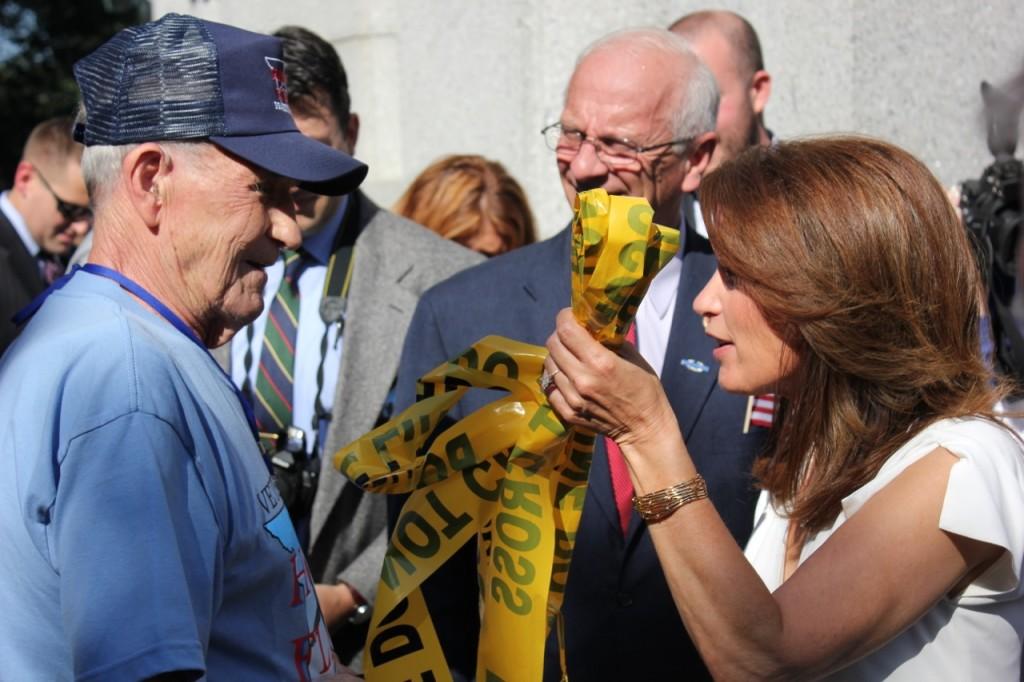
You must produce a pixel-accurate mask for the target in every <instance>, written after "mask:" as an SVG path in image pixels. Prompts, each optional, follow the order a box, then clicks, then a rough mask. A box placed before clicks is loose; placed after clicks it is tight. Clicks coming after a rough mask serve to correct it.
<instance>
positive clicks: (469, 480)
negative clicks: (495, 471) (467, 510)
mask: <svg viewBox="0 0 1024 682" xmlns="http://www.w3.org/2000/svg"><path fill="white" fill-rule="evenodd" d="M490 469H491V461H490V460H486V459H485V460H484V461H483V462H480V464H479V465H478V466H475V467H470V468H468V469H463V470H462V480H463V481H465V483H466V487H467V488H469V490H470V492H472V493H473V494H474V495H476V496H477V497H479V498H480V499H481V500H487V501H488V502H497V501H498V489H499V488H500V487H501V483H497V484H495V486H494V487H493V488H485V487H484V486H483V485H481V483H480V481H478V480H477V479H476V473H477V472H482V473H485V474H486V473H487V472H488V471H490Z"/></svg>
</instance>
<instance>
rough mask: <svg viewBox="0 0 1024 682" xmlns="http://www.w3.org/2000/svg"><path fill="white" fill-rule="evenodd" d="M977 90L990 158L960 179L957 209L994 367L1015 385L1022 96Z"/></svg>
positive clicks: (1019, 347) (1021, 371)
mask: <svg viewBox="0 0 1024 682" xmlns="http://www.w3.org/2000/svg"><path fill="white" fill-rule="evenodd" d="M981 95H982V99H983V100H984V102H985V120H986V129H987V141H988V148H989V151H990V152H992V155H993V156H994V157H995V160H994V161H993V162H992V164H991V165H989V166H988V167H987V168H986V169H985V170H984V172H983V173H982V175H981V177H980V178H978V179H977V180H968V181H967V182H964V183H963V184H962V185H961V193H960V210H961V215H962V217H963V222H964V227H965V228H966V229H967V231H968V233H969V235H970V236H971V241H972V243H973V246H974V248H975V252H976V254H977V257H978V263H979V266H980V268H981V272H982V277H983V279H984V281H985V286H986V288H987V297H986V302H987V305H988V312H989V318H990V320H991V323H992V341H993V346H994V348H993V350H994V358H993V360H994V363H995V366H996V369H997V370H998V371H999V372H1000V373H1001V374H1003V375H1004V376H1006V377H1009V378H1011V379H1013V380H1014V381H1015V382H1016V383H1017V385H1018V386H1021V385H1024V338H1022V337H1021V333H1020V330H1019V329H1018V327H1017V323H1016V321H1015V320H1014V317H1013V312H1012V308H1011V306H1012V303H1013V299H1014V296H1015V294H1016V291H1017V286H1018V284H1019V282H1018V280H1019V279H1021V278H1020V275H1019V263H1018V260H1019V259H1018V253H1019V251H1020V246H1021V245H1020V234H1021V226H1022V224H1024V210H1022V209H1024V206H1022V204H1024V197H1022V195H1021V190H1022V188H1024V187H1022V176H1024V163H1022V162H1021V161H1020V160H1019V159H1017V158H1016V157H1015V156H1014V152H1015V151H1016V148H1017V137H1018V130H1019V126H1020V116H1021V110H1022V108H1024V97H1022V92H1021V89H1020V88H1012V89H1010V90H1008V91H1003V90H1000V89H998V88H995V87H993V86H992V85H989V84H988V83H984V82H983V83H982V84H981ZM1015 397H1020V394H1018V395H1017V396H1015Z"/></svg>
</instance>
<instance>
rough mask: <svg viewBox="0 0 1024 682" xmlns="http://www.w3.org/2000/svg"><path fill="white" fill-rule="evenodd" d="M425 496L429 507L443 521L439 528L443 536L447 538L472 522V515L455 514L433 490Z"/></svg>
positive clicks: (453, 535) (450, 537)
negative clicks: (441, 526)
mask: <svg viewBox="0 0 1024 682" xmlns="http://www.w3.org/2000/svg"><path fill="white" fill-rule="evenodd" d="M426 498H427V504H429V505H430V508H431V509H433V510H434V511H435V512H436V513H437V515H438V516H439V517H441V520H442V521H444V528H442V529H441V532H442V533H444V536H445V537H446V538H448V539H449V540H451V539H452V538H453V537H455V536H456V535H458V534H459V533H460V532H461V531H462V529H463V528H465V527H466V526H468V525H469V524H470V523H472V521H473V517H472V516H470V515H469V514H467V513H465V512H463V513H462V514H459V515H458V516H455V514H453V513H452V512H451V510H449V509H448V508H447V507H446V506H444V503H443V502H442V501H441V498H440V497H438V496H437V493H435V492H434V491H433V490H431V491H430V492H428V493H427V494H426Z"/></svg>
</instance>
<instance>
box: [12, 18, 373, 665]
mask: <svg viewBox="0 0 1024 682" xmlns="http://www.w3.org/2000/svg"><path fill="white" fill-rule="evenodd" d="M282 66H283V63H282V61H281V41H280V40H279V39H277V38H273V37H271V36H265V35H259V34H256V33H251V32H249V31H243V30H241V29H237V28H234V27H231V26H226V25H224V24H218V23H214V22H209V21H203V20H200V19H197V18H195V17H189V16H182V15H177V14H168V15H165V16H163V17H162V18H161V19H159V20H158V21H154V22H150V23H147V24H144V25H141V26H133V27H130V28H126V29H124V30H123V31H121V32H120V33H118V34H117V35H115V36H114V37H113V38H111V39H110V40H109V41H107V42H106V43H105V44H104V45H102V46H101V47H100V48H98V49H97V50H96V51H95V52H93V53H92V54H90V55H89V56H87V57H85V58H84V59H82V60H80V61H79V62H77V63H76V64H75V67H74V71H75V79H76V81H77V82H78V84H79V87H80V88H81V91H82V99H83V108H82V111H81V113H80V115H79V117H78V120H77V122H76V126H75V135H76V138H77V139H80V140H81V141H82V142H83V143H84V144H85V146H86V150H85V152H84V154H83V157H82V167H83V170H84V173H85V178H86V184H87V186H88V187H89V193H90V198H91V199H92V202H93V208H94V210H95V212H96V227H95V230H96V236H95V242H94V246H93V249H92V252H91V254H90V257H89V262H87V263H86V264H85V265H84V266H83V267H82V268H80V269H76V270H73V271H72V272H71V273H69V274H67V275H65V276H64V277H63V278H61V279H60V280H58V281H57V282H55V283H54V284H53V285H52V286H51V287H50V288H49V289H47V291H46V292H45V295H44V296H41V297H39V298H37V299H36V301H35V302H34V303H33V304H32V305H31V306H29V307H27V308H26V309H24V310H23V311H22V312H21V313H19V315H18V317H19V320H21V321H24V324H25V326H24V328H23V329H22V332H21V335H20V336H19V337H18V339H17V340H16V341H15V342H14V343H13V344H12V345H11V347H10V348H9V349H8V351H7V353H6V354H5V355H4V356H3V357H2V358H0V452H3V453H4V457H2V458H0V547H2V548H3V551H0V575H3V577H4V581H5V583H4V585H5V588H4V589H3V590H0V614H3V617H2V618H0V661H2V664H0V667H2V668H3V672H2V673H0V674H2V675H3V677H4V679H11V680H70V679H81V680H85V679H89V680H96V679H102V680H143V679H161V680H195V679H200V678H202V679H210V680H268V681H269V680H275V681H276V680H319V679H328V678H329V679H336V678H338V676H339V675H344V677H342V678H340V679H353V678H352V677H351V676H349V675H348V674H347V673H341V672H340V671H339V668H340V666H339V665H338V664H337V659H336V657H335V655H334V652H333V648H332V646H331V638H330V634H329V632H328V630H327V626H326V623H325V622H324V618H323V615H322V613H321V611H320V608H319V604H318V602H317V598H316V593H315V586H314V582H313V579H312V577H311V571H310V568H309V565H308V563H307V562H306V559H305V556H304V554H303V552H302V549H301V547H300V546H299V540H298V537H297V535H296V531H295V528H294V526H293V525H292V521H291V519H290V517H289V514H288V510H287V509H286V507H285V504H284V502H283V501H282V499H281V495H280V494H279V492H278V490H277V487H276V485H275V481H274V479H273V477H272V474H271V471H270V469H269V467H268V465H267V462H266V461H265V460H264V458H263V454H262V452H261V450H260V447H259V443H258V429H257V426H256V420H255V418H254V416H253V415H252V412H251V410H250V409H249V407H248V405H247V403H246V402H245V401H244V400H243V398H242V396H241V394H240V391H239V390H238V389H237V388H236V387H235V385H234V384H233V383H232V381H231V378H230V376H228V374H227V373H226V372H225V371H223V370H222V369H221V368H220V367H219V366H218V364H217V362H216V360H215V359H214V358H213V357H212V356H211V354H210V352H209V349H211V348H215V347H217V346H221V345H223V344H225V343H227V342H228V341H230V340H231V338H232V337H233V336H234V335H235V334H236V333H238V332H239V330H241V329H243V328H244V327H245V326H246V325H247V324H249V323H250V322H252V320H253V319H255V318H256V316H257V315H259V314H260V312H261V310H262V309H263V289H264V287H265V285H266V283H267V270H268V269H269V268H270V267H271V266H272V265H273V264H274V263H275V262H276V261H277V260H278V257H279V255H280V253H281V251H282V250H284V249H289V250H295V249H297V248H298V247H299V245H300V243H301V241H302V237H301V233H300V231H299V227H298V225H297V224H296V220H295V206H294V198H293V191H294V190H295V189H296V187H302V188H303V189H306V190H309V191H311V192H316V193H322V194H329V195H332V196H333V195H342V194H346V193H350V192H352V191H353V190H355V189H356V187H357V186H358V185H359V183H360V182H362V180H363V178H364V177H365V176H366V172H367V169H366V166H365V165H363V164H362V163H360V162H358V161H356V160H355V159H353V158H352V157H351V156H349V155H348V154H345V153H344V152H342V151H340V150H337V149H334V148H331V147H329V146H327V145H324V144H322V143H320V142H317V141H315V140H313V139H311V138H309V137H307V136H305V135H303V134H302V133H301V132H300V131H299V130H298V128H297V127H296V124H295V120H294V119H293V117H292V114H291V110H290V108H289V104H288V94H287V87H286V85H285V79H284V76H283V72H282ZM47 180H48V181H50V184H51V185H52V186H53V189H54V190H55V191H57V192H60V191H62V189H61V188H60V186H59V185H57V184H56V182H55V181H54V180H53V179H52V178H50V177H49V176H48V177H47Z"/></svg>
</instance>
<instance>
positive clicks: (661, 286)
mask: <svg viewBox="0 0 1024 682" xmlns="http://www.w3.org/2000/svg"><path fill="white" fill-rule="evenodd" d="M681 238H682V239H685V238H686V231H685V230H684V231H683V233H682V234H681ZM682 270H683V249H682V248H680V249H679V251H677V252H676V255H675V256H673V257H672V260H670V261H669V262H668V263H666V264H665V267H663V268H662V269H661V270H660V271H659V272H658V274H656V275H655V276H654V279H652V280H651V285H650V286H649V287H648V288H647V295H646V296H645V300H647V301H649V302H650V304H651V306H652V307H653V308H654V312H656V313H657V314H658V318H659V319H664V318H665V315H667V314H668V312H669V311H670V310H672V307H673V306H674V305H675V302H676V292H677V291H679V275H680V273H681V272H682Z"/></svg>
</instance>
